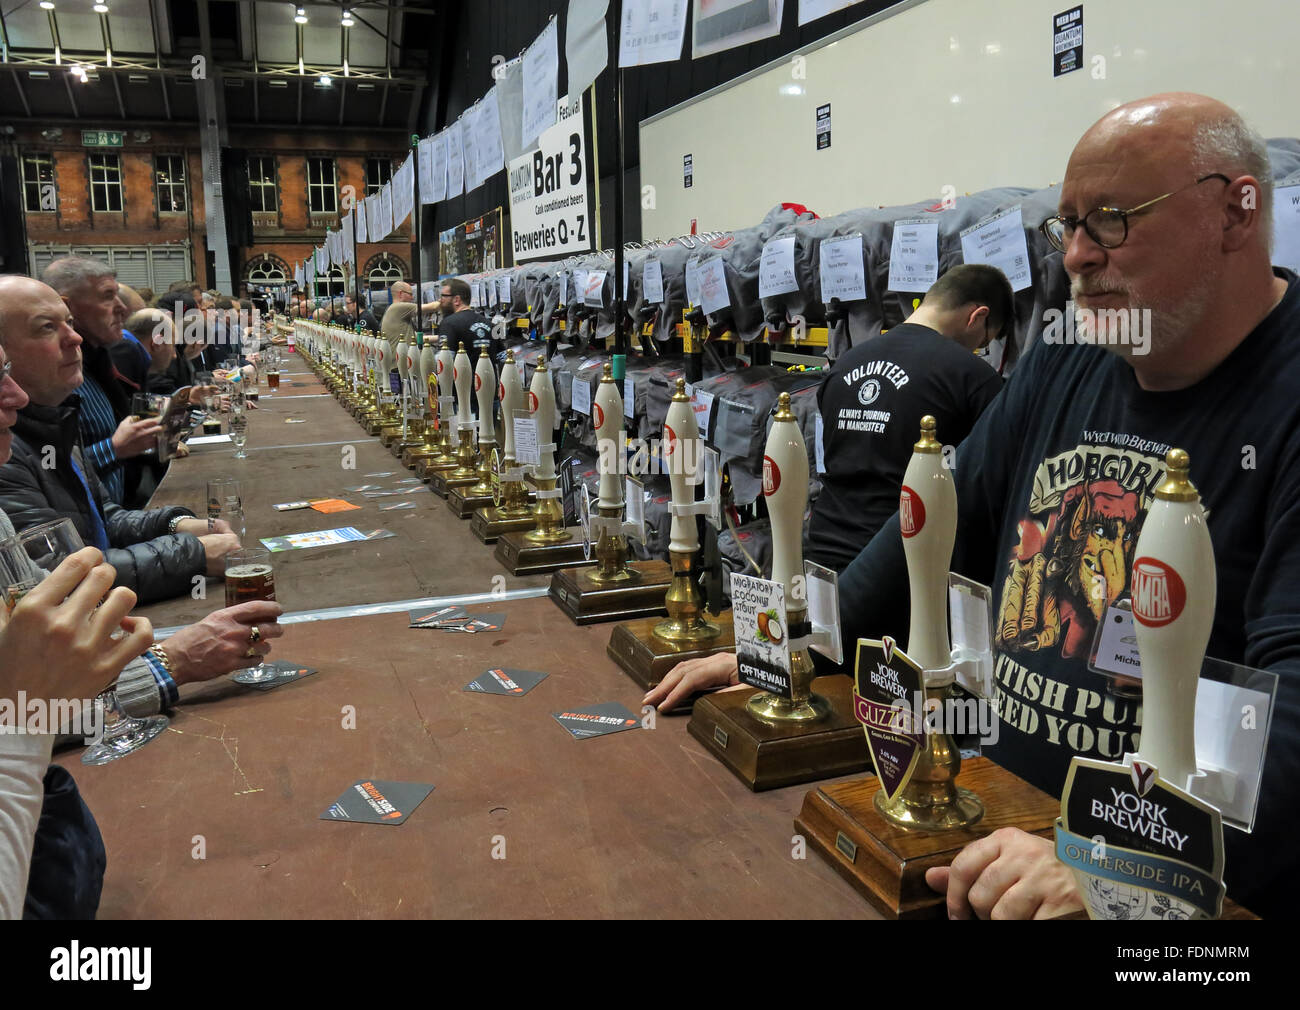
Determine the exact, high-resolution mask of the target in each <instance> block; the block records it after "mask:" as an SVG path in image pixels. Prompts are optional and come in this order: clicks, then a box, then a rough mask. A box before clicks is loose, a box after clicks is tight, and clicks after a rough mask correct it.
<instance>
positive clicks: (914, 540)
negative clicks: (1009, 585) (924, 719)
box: [898, 414, 957, 686]
mask: <svg viewBox="0 0 1300 1010" xmlns="http://www.w3.org/2000/svg"><path fill="white" fill-rule="evenodd" d="M935 427H936V422H935V419H934V418H933V417H931V416H930V415H928V414H927V415H926V416H925V417H923V418H921V438H920V440H919V441H917V443H916V444H915V445H914V446H913V447H912V458H911V460H910V461H909V462H908V464H907V470H906V472H905V473H904V474H903V487H902V489H901V491H900V492H899V499H898V520H899V526H900V528H901V530H902V534H903V551H904V553H905V554H906V556H907V577H908V586H909V590H910V594H911V600H912V619H911V626H910V628H909V630H908V634H907V654H908V656H910V657H911V658H912V659H913V660H914V661H915V662H916V663H917V664H918V665H919V666H920V667H921V669H923V670H925V671H926V673H927V683H931V681H932V680H933V678H931V677H930V676H929V675H930V674H931V673H934V672H937V671H941V670H948V671H949V673H948V678H949V679H952V676H953V675H952V673H951V666H952V646H951V644H950V639H949V637H948V570H949V568H950V567H951V565H952V549H953V545H954V543H955V542H956V539H957V489H956V486H955V485H954V484H953V479H952V471H951V470H949V469H948V467H946V466H945V465H944V461H943V446H942V445H941V444H940V442H939V441H938V439H937V438H936V437H935ZM938 683H939V682H938V681H935V682H934V683H932V684H931V686H938Z"/></svg>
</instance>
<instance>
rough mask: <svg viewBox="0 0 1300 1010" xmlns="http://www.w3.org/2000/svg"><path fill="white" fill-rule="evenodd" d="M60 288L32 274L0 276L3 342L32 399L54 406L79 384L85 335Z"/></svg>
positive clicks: (17, 378)
mask: <svg viewBox="0 0 1300 1010" xmlns="http://www.w3.org/2000/svg"><path fill="white" fill-rule="evenodd" d="M71 319H72V317H71V313H70V312H69V311H68V306H67V305H66V304H65V302H64V300H63V299H62V298H61V297H59V293H58V292H57V291H55V290H54V289H53V288H51V287H49V286H47V285H45V284H42V283H41V282H40V281H38V280H33V279H32V278H30V277H18V276H15V275H12V274H10V275H5V276H0V344H3V346H4V349H5V353H6V355H7V356H8V358H9V361H10V362H11V363H12V365H13V377H14V380H15V381H16V382H17V383H18V385H19V386H21V387H22V388H23V391H24V392H25V393H26V394H27V395H28V396H29V397H31V399H32V402H34V403H38V404H41V405H43V406H51V407H52V406H55V405H57V404H59V403H62V402H63V401H64V400H66V399H67V398H68V395H69V394H70V393H72V392H73V391H74V390H75V389H76V388H77V387H78V386H80V385H81V381H82V375H81V337H79V336H78V335H77V332H76V331H75V330H74V329H73V328H72V325H71Z"/></svg>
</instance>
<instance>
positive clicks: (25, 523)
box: [0, 394, 207, 605]
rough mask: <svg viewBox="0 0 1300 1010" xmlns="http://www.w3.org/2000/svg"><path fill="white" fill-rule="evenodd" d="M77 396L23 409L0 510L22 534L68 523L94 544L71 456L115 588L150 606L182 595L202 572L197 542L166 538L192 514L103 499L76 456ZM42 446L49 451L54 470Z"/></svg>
mask: <svg viewBox="0 0 1300 1010" xmlns="http://www.w3.org/2000/svg"><path fill="white" fill-rule="evenodd" d="M80 409H81V399H80V397H78V396H76V395H75V394H74V395H73V396H70V397H69V398H68V399H67V400H66V401H65V402H64V403H63V404H62V405H61V406H58V407H38V406H37V405H36V404H29V405H28V406H26V407H24V408H23V409H22V410H20V411H19V412H18V423H17V424H16V425H15V426H14V440H13V458H12V459H10V460H9V462H8V463H6V464H5V465H4V466H0V508H3V509H4V511H5V512H7V513H8V514H9V518H10V519H11V520H13V524H14V527H15V528H16V529H17V530H19V531H20V532H21V531H23V530H26V529H30V528H31V527H33V526H37V525H39V524H40V523H45V522H52V521H54V520H55V519H62V518H65V517H66V518H70V519H72V521H73V522H74V523H75V524H76V527H77V532H78V533H80V534H81V539H82V540H84V541H85V542H86V543H87V544H93V543H94V542H95V539H94V533H93V532H92V530H93V529H94V525H93V522H92V520H91V513H90V503H89V502H88V501H87V500H86V493H85V491H84V490H83V489H82V486H81V482H80V481H79V480H78V479H77V474H76V473H75V472H74V470H73V468H72V466H71V460H72V458H73V453H75V454H76V457H75V458H76V460H77V464H78V465H79V466H80V467H81V472H82V473H83V474H85V475H86V480H87V482H88V483H89V484H90V489H91V493H92V494H93V495H95V498H96V500H97V501H98V502H99V508H100V513H101V516H102V518H103V522H104V528H105V529H106V531H107V533H108V542H109V550H108V552H107V553H106V554H105V557H104V560H105V561H107V562H108V563H109V564H110V565H112V566H113V567H114V568H115V569H117V580H116V582H115V585H119V586H126V587H128V588H129V589H132V590H134V591H135V594H136V596H137V597H138V599H139V603H140V604H141V605H144V604H146V603H153V602H156V601H157V600H165V599H169V598H171V597H175V596H180V595H182V594H184V593H188V592H189V591H190V589H191V588H192V586H193V583H192V579H193V577H194V576H195V575H203V574H204V572H205V571H206V567H207V565H206V561H205V558H204V554H203V544H202V543H200V542H199V539H198V537H195V536H192V535H190V534H188V533H174V534H173V533H168V532H167V526H168V523H170V522H171V520H172V518H173V517H174V516H178V515H181V516H188V515H193V513H192V512H190V511H189V510H188V509H184V508H180V507H178V506H171V507H168V508H160V509H148V510H147V511H142V512H137V511H133V510H130V509H124V508H122V507H120V506H119V505H116V504H114V503H113V502H111V501H109V500H108V498H106V497H105V495H104V491H103V488H102V487H101V486H100V484H99V479H98V478H97V477H96V476H95V468H94V467H93V466H86V465H85V462H84V460H83V459H82V457H81V446H80V436H79V434H78V431H77V414H78V412H79V411H80ZM45 446H53V447H54V457H53V465H51V466H42V465H41V464H42V462H43V461H44V460H45V459H48V453H46V452H45V451H44V447H45Z"/></svg>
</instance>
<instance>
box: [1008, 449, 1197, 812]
mask: <svg viewBox="0 0 1300 1010" xmlns="http://www.w3.org/2000/svg"><path fill="white" fill-rule="evenodd" d="M1168 449H1169V446H1168V445H1166V444H1163V443H1158V442H1155V441H1153V440H1150V439H1142V438H1139V437H1137V436H1134V435H1129V434H1121V433H1114V432H1104V431H1085V432H1083V433H1082V436H1081V440H1080V441H1079V442H1078V444H1076V446H1075V447H1074V448H1073V449H1069V450H1066V451H1064V452H1060V453H1057V454H1055V455H1052V456H1049V457H1047V458H1045V459H1043V460H1042V462H1041V463H1040V464H1039V465H1038V467H1037V468H1036V469H1035V471H1034V475H1033V479H1032V481H1030V482H1029V483H1028V484H1027V485H1026V486H1025V490H1024V492H1022V493H1024V495H1025V497H1026V499H1027V501H1026V508H1025V511H1024V512H1022V513H1019V516H1018V518H1010V519H1009V521H1010V522H1012V523H1014V533H1012V535H1011V536H1010V537H1009V539H1008V541H1007V543H1008V546H1007V547H1006V554H1005V555H1004V557H1005V561H1004V565H1003V568H1002V569H1001V572H1002V575H1001V583H1002V585H1001V597H1000V600H999V601H998V604H997V607H998V609H997V611H996V613H995V615H994V621H995V628H996V640H995V642H994V650H995V664H994V678H995V680H996V685H997V694H996V705H997V710H998V716H999V719H1000V720H1001V727H1002V730H1003V736H1002V741H1001V743H1000V744H999V745H998V746H997V747H995V748H992V749H991V750H990V752H989V753H990V756H991V757H993V759H994V760H995V761H996V760H998V759H999V756H1001V757H1002V759H1003V760H1005V761H1007V762H1008V763H1009V765H1010V766H1011V770H1013V771H1016V772H1017V774H1020V775H1022V776H1026V777H1028V778H1030V780H1031V781H1035V779H1037V781H1036V782H1035V784H1038V783H1039V782H1044V783H1047V782H1053V781H1056V782H1059V781H1063V780H1064V777H1065V774H1066V771H1067V766H1068V764H1069V761H1070V758H1071V757H1072V756H1074V755H1076V754H1077V755H1080V756H1084V757H1093V758H1097V759H1100V760H1104V761H1118V760H1120V759H1121V758H1122V757H1123V756H1124V754H1126V753H1130V752H1134V751H1136V750H1137V747H1138V744H1139V742H1140V738H1141V729H1142V710H1141V701H1140V699H1137V698H1127V697H1123V696H1121V695H1117V694H1116V693H1114V692H1113V691H1112V690H1111V689H1110V685H1109V684H1108V683H1107V681H1106V679H1105V678H1103V677H1102V676H1100V675H1099V674H1095V673H1093V672H1092V671H1090V670H1089V669H1088V655H1089V652H1090V651H1091V647H1092V642H1093V639H1094V637H1095V633H1096V630H1097V627H1098V624H1099V622H1100V621H1102V620H1103V619H1104V618H1105V616H1106V613H1107V609H1108V608H1109V607H1110V606H1111V605H1112V604H1114V603H1116V602H1117V601H1119V600H1121V599H1123V598H1124V597H1126V596H1133V597H1134V601H1133V609H1134V612H1135V614H1134V616H1137V612H1138V611H1139V610H1142V608H1143V607H1147V606H1148V601H1149V606H1150V609H1149V610H1144V611H1142V612H1143V613H1149V614H1151V615H1153V617H1154V618H1155V619H1160V620H1162V619H1164V618H1165V617H1167V616H1168V614H1169V613H1172V612H1173V611H1171V610H1169V609H1167V608H1168V607H1169V606H1170V605H1171V604H1172V603H1173V602H1174V601H1175V600H1176V598H1177V596H1178V592H1175V591H1174V589H1173V588H1171V587H1172V586H1173V579H1172V578H1168V577H1167V576H1168V575H1170V574H1171V573H1165V572H1164V571H1163V569H1161V568H1159V567H1158V565H1157V563H1156V562H1154V561H1149V562H1148V561H1147V560H1145V559H1144V563H1143V566H1142V567H1141V568H1140V569H1139V570H1138V571H1137V572H1136V573H1135V566H1136V564H1137V559H1136V558H1135V555H1136V549H1137V540H1138V535H1139V533H1141V531H1142V523H1143V521H1144V520H1145V518H1146V514H1147V509H1148V508H1149V507H1150V504H1151V502H1152V500H1153V499H1154V497H1155V490H1156V488H1157V487H1159V486H1160V482H1161V481H1162V480H1164V475H1165V462H1164V457H1165V453H1166V452H1167V451H1168ZM1008 532H1010V531H1008ZM1186 574H1187V575H1188V576H1189V577H1191V575H1192V573H1186ZM1135 578H1136V580H1137V582H1138V585H1137V586H1136V591H1135V585H1134V579H1135ZM1162 580H1163V586H1162V585H1161V581H1162ZM1179 581H1180V582H1181V580H1179ZM1140 594H1144V595H1143V598H1142V600H1141V601H1140V600H1139V599H1138V595H1140ZM1184 598H1185V593H1184ZM1177 607H1181V604H1178V605H1177ZM1177 607H1175V608H1174V609H1175V610H1176V609H1177ZM1169 619H1172V618H1169ZM1031 741H1032V742H1031ZM1003 744H1006V745H1007V746H1006V749H1005V750H1004V748H1003V746H1002V745H1003ZM999 752H1002V753H1001V755H999ZM1058 762H1059V763H1060V765H1059V768H1057V767H1056V765H1057V763H1058ZM1058 773H1059V778H1058ZM1053 788H1059V786H1054V787H1053Z"/></svg>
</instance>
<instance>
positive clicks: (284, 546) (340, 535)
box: [261, 526, 396, 554]
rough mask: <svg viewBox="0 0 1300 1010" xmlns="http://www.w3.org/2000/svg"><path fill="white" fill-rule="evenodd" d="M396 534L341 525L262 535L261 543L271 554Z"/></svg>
mask: <svg viewBox="0 0 1300 1010" xmlns="http://www.w3.org/2000/svg"><path fill="white" fill-rule="evenodd" d="M391 536H396V534H395V533H392V532H390V531H389V530H359V529H357V528H356V527H355V526H341V527H339V528H338V529H335V530H318V531H316V532H314V533H290V534H288V535H286V536H282V537H263V538H262V541H261V544H262V546H263V547H265V548H266V549H267V550H268V551H270V552H271V553H272V554H278V553H279V552H281V551H297V550H304V549H306V548H308V547H332V546H334V545H336V544H348V543H355V542H357V541H359V540H383V539H385V538H386V537H391Z"/></svg>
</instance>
